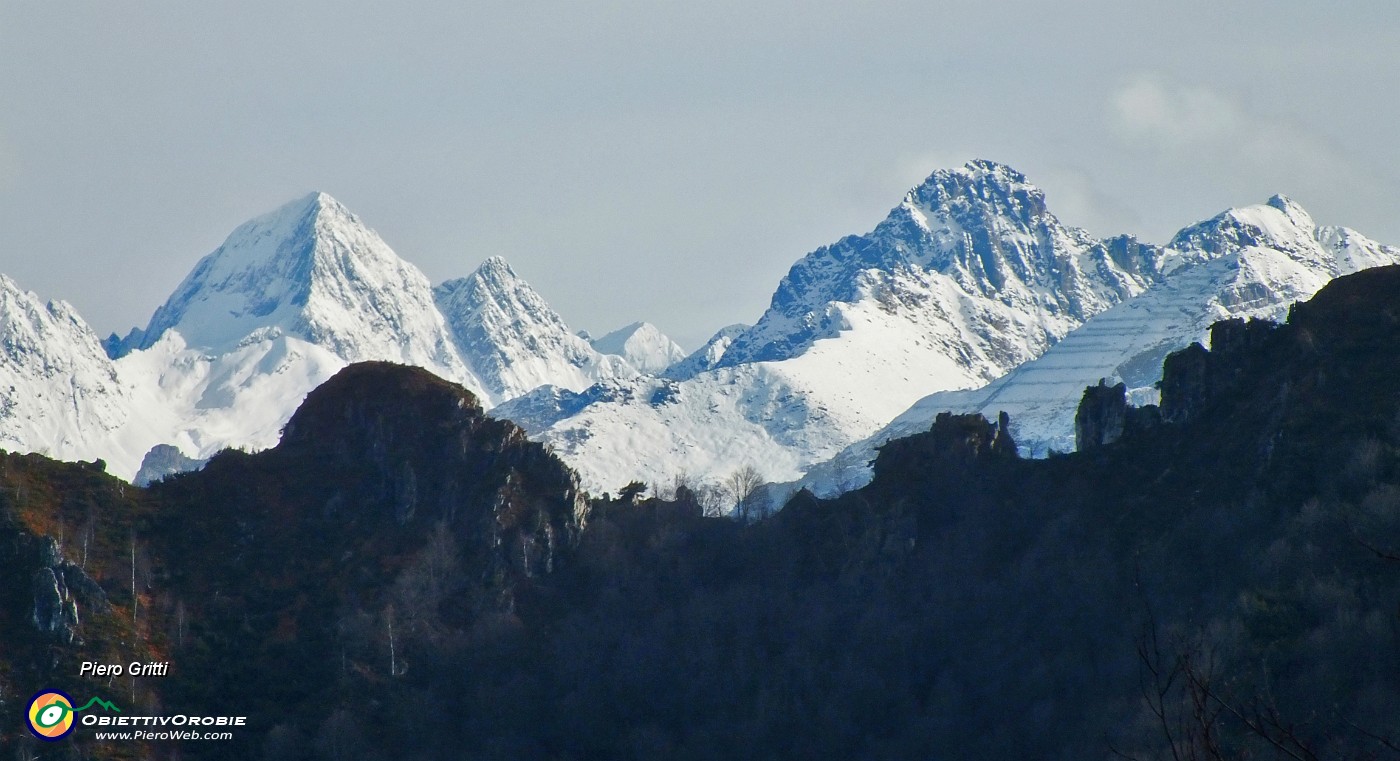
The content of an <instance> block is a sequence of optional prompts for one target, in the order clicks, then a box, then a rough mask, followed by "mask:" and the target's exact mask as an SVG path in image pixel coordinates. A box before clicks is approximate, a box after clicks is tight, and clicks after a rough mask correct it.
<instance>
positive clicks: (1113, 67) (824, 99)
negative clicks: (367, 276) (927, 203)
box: [0, 0, 1400, 349]
mask: <svg viewBox="0 0 1400 761" xmlns="http://www.w3.org/2000/svg"><path fill="white" fill-rule="evenodd" d="M1397 50H1400V6H1397V5H1396V3H1394V2H1393V0H1379V1H1378V2H1366V3H1363V2H1336V3H1317V2H1290V1H1285V0H1269V1H1267V2H1264V1H1261V2H1228V1H1225V2H1222V0H1210V1H1209V2H1172V3H1153V4H1150V5H1149V4H1145V3H1125V2H1122V0H1112V1H1111V2H1110V1H1105V2H1061V3H1044V2H1030V1H1029V0H1022V1H1018V2H985V3H971V2H958V3H937V2H930V1H929V0H919V1H918V2H889V1H883V0H880V1H876V2H871V1H869V0H865V1H863V2H850V1H849V0H842V1H841V2H834V1H833V2H828V1H826V0H822V1H821V2H811V1H808V2H800V3H798V2H791V3H788V2H781V3H780V2H765V1H763V0H738V1H734V2H730V1H729V0H718V1H716V0H709V1H708V2H688V3H669V2H662V1H661V0H644V1H641V2H611V3H600V2H595V3H582V2H569V3H566V2H550V1H548V0H530V1H529V2H518V1H515V2H466V3H464V2H460V1H443V0H422V1H420V2H399V3H385V2H353V1H344V0H342V1H341V2H320V1H319V0H318V1H317V2H301V1H294V2H287V0H280V1H279V2H265V1H264V0H239V2H215V1H213V0H201V2H189V0H159V1H157V0H93V1H88V2H84V1H82V0H71V1H70V0H64V2H53V0H0V272H4V273H6V274H8V275H10V276H11V277H13V278H15V279H16V280H18V281H19V282H20V283H21V284H22V285H24V286H25V287H27V288H30V289H33V290H36V291H38V292H39V293H40V294H41V295H42V296H44V297H45V298H62V299H66V300H68V301H70V302H72V303H73V304H75V305H76V306H77V308H78V310H79V311H80V312H81V313H82V314H83V315H84V316H85V317H86V318H87V319H88V321H89V322H91V323H92V324H93V326H94V328H96V329H97V330H98V331H99V332H101V333H103V334H104V335H105V334H106V333H107V332H109V331H112V330H117V331H120V332H125V330H126V329H128V328H130V327H131V326H133V325H138V324H139V325H144V324H145V323H146V321H147V319H148V318H149V317H150V314H151V312H152V311H153V310H154V309H155V307H156V306H157V305H159V304H160V303H161V302H162V301H163V300H164V299H165V297H166V296H167V295H168V294H169V293H170V291H171V290H173V289H174V287H175V286H176V284H178V282H179V281H180V280H181V279H182V278H183V277H184V276H185V274H186V273H187V272H188V271H189V270H190V268H191V267H192V266H193V265H194V263H195V261H196V260H197V259H198V258H199V257H200V256H203V255H204V254H206V253H208V252H209V251H211V250H213V249H214V248H215V247H217V246H218V244H219V243H220V242H221V241H222V240H223V238H224V237H225V236H226V235H227V234H228V233H229V232H230V231H231V230H232V229H233V228H234V227H235V226H237V225H238V224H239V223H241V222H242V221H244V220H246V219H248V218H249V217H252V216H254V215H256V214H259V213H262V212H264V211H268V210H270V209H272V208H274V207H276V206H278V205H280V204H282V203H284V202H286V201H288V200H291V199H293V198H296V197H298V196H301V195H304V194H305V193H307V192H308V191H310V190H313V189H318V190H324V191H326V192H328V193H330V194H331V195H333V196H335V197H336V198H338V199H340V201H341V202H343V203H344V204H346V205H347V206H348V207H350V209H352V210H353V211H355V212H356V213H357V214H359V215H360V216H361V217H362V218H363V219H364V220H365V221H366V222H367V223H368V224H369V225H370V226H371V227H373V228H375V229H376V230H378V231H379V233H380V234H381V235H382V236H383V237H384V238H385V240H387V241H388V242H389V244H390V245H391V246H393V247H394V249H395V250H396V251H398V253H399V254H400V255H401V256H403V257H404V258H406V259H408V260H409V261H411V262H413V263H415V264H417V265H418V266H419V267H420V268H421V269H422V270H423V271H424V272H426V273H427V274H428V276H429V277H430V278H432V279H433V280H434V282H438V281H441V280H444V279H447V278H450V277H456V276H460V275H465V274H467V273H469V272H471V270H472V269H474V268H475V267H476V266H477V264H479V263H480V262H481V261H482V260H483V259H485V258H486V257H488V256H491V255H502V256H504V257H506V259H508V260H509V261H510V262H511V263H512V265H513V266H514V267H515V269H516V271H517V272H519V273H520V274H521V275H522V276H523V277H525V278H526V279H527V280H528V281H530V282H531V283H532V284H533V285H534V286H535V287H536V288H537V289H538V290H539V291H540V292H541V293H543V294H544V296H545V298H546V299H548V300H549V301H550V302H551V303H552V304H553V305H554V307H555V308H556V309H558V310H559V312H560V313H561V314H562V315H563V316H564V318H565V320H566V321H568V322H569V323H570V325H572V326H573V327H575V328H576V329H577V328H586V329H588V330H590V331H592V332H593V333H595V334H598V333H602V332H605V331H607V330H610V329H612V328H615V327H617V326H620V325H622V324H625V323H627V322H630V321H633V320H638V319H645V320H649V321H651V322H654V323H656V324H657V325H659V326H660V327H661V328H662V329H663V330H665V331H667V332H668V333H670V334H671V335H672V336H673V337H674V338H676V339H677V340H678V341H680V342H681V343H682V344H683V345H684V346H685V347H686V348H687V349H689V348H693V347H695V346H696V345H697V344H698V343H699V342H701V341H702V340H704V338H706V337H707V336H708V335H709V334H710V333H711V332H712V331H713V330H715V329H716V328H718V327H720V326H722V325H725V324H728V323H731V322H738V321H743V322H752V321H753V320H755V319H756V318H757V317H758V315H759V314H760V313H761V312H762V310H763V309H764V307H766V305H767V302H768V298H769V296H770V295H771V293H772V291H773V288H774V287H775V286H776V284H777V282H778V280H779V278H780V277H781V276H782V275H783V273H784V272H786V270H787V268H788V267H789V266H790V265H791V264H792V262H793V261H794V260H796V259H797V258H798V257H800V256H801V255H803V254H805V253H806V252H808V251H810V250H812V249H813V248H816V247H818V246H820V245H823V244H825V243H830V242H832V241H834V240H836V239H837V238H839V237H840V236H842V235H845V234H848V233H859V232H865V231H867V230H869V229H870V228H871V227H873V226H874V225H875V224H876V223H877V222H878V221H879V220H880V219H882V218H883V217H884V215H885V214H886V213H887V211H888V210H889V209H890V208H891V207H892V206H894V205H895V204H897V203H898V201H899V200H900V198H901V196H902V195H903V193H904V191H905V190H906V189H907V188H908V187H910V186H912V185H914V184H917V183H918V182H919V181H920V180H921V179H922V178H923V177H925V176H926V175H927V174H928V173H929V172H931V171H932V170H934V169H937V168H940V167H947V166H952V165H958V164H961V163H962V162H963V161H965V160H967V159H968V158H972V157H985V158H990V159H996V160H999V161H1004V162H1007V163H1009V164H1011V165H1012V166H1015V167H1016V168H1018V169H1020V170H1021V171H1023V172H1025V173H1026V174H1027V175H1029V177H1030V178H1031V180H1032V181H1034V182H1036V183H1037V184H1039V185H1040V186H1041V187H1043V188H1044V189H1045V191H1046V194H1047V197H1048V199H1049V202H1050V206H1051V209H1052V210H1054V211H1055V212H1056V213H1058V214H1059V216H1060V217H1061V218H1062V219H1063V220H1065V221H1066V222H1068V223H1071V224H1078V225H1081V226H1084V227H1087V228H1088V229H1089V230H1091V231H1092V232H1095V233H1099V234H1110V233H1117V232H1132V233H1136V234H1139V235H1140V236H1144V237H1146V238H1147V239H1149V240H1152V241H1155V242H1165V240H1166V239H1167V237H1168V236H1169V235H1170V234H1171V233H1172V232H1173V231H1175V230H1176V229H1178V228H1180V227H1182V226H1185V225H1186V224H1188V223H1191V222H1193V221H1196V220H1198V219H1202V218H1205V217H1209V216H1212V215H1214V214H1215V213H1217V212H1219V211H1221V210H1223V209H1224V208H1226V207H1228V206H1232V205H1243V204H1248V203H1257V202H1260V201H1262V200H1264V199H1265V198H1267V197H1268V196H1269V195H1271V194H1273V193H1276V192H1282V193H1285V194H1287V195H1289V196H1291V197H1293V198H1294V199H1295V200H1297V201H1299V202H1300V203H1302V204H1303V205H1304V206H1305V207H1306V208H1307V209H1309V210H1310V211H1311V212H1312V213H1313V215H1314V217H1316V218H1317V219H1319V220H1320V221H1322V222H1325V223H1331V224H1344V225H1347V226H1350V227H1354V228H1356V229H1358V230H1360V231H1362V232H1363V233H1365V234H1367V235H1369V236H1371V237H1373V238H1377V239H1380V240H1382V241H1385V242H1390V243H1400V204H1397V199H1398V198H1400V141H1397V137H1396V135H1397V126H1400V97H1397V94H1400V58H1397V53H1396V51H1397Z"/></svg>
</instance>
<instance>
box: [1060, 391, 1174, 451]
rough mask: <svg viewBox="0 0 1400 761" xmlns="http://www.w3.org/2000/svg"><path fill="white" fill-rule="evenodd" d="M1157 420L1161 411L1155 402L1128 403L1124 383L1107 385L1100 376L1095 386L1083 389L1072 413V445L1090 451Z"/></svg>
mask: <svg viewBox="0 0 1400 761" xmlns="http://www.w3.org/2000/svg"><path fill="white" fill-rule="evenodd" d="M1159 422H1161V414H1160V413H1159V411H1158V408H1157V406H1156V405H1147V406H1145V407H1132V406H1129V405H1128V387H1127V385H1126V384H1123V383H1118V384H1116V385H1113V386H1110V385H1108V383H1107V381H1105V380H1103V379H1100V380H1099V385H1097V386H1089V387H1087V388H1085V389H1084V398H1083V399H1081V400H1080V401H1079V409H1078V410H1076V411H1075V413H1074V440H1075V448H1076V449H1077V450H1078V451H1080V452H1092V451H1094V450H1096V449H1101V448H1103V447H1105V446H1108V445H1109V444H1112V443H1113V442H1115V441H1118V440H1119V439H1121V438H1123V437H1125V436H1130V435H1133V434H1136V433H1138V432H1140V431H1144V430H1147V429H1149V428H1152V427H1154V426H1156V425H1157V423H1159Z"/></svg>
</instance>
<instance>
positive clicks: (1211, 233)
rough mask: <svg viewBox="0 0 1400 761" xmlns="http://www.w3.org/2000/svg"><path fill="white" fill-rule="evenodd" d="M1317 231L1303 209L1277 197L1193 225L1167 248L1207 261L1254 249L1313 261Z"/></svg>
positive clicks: (1173, 239) (1228, 211) (1175, 238)
mask: <svg viewBox="0 0 1400 761" xmlns="http://www.w3.org/2000/svg"><path fill="white" fill-rule="evenodd" d="M1317 231H1318V226H1317V223H1316V222H1314V221H1313V218H1312V215H1310V214H1308V212H1307V211H1306V210H1304V209H1303V207H1302V206H1299V205H1298V204H1297V203H1295V202H1293V201H1292V200H1290V199H1289V198H1287V197H1285V196H1282V195H1276V196H1273V197H1272V198H1270V199H1269V200H1268V201H1266V202H1264V203H1262V204H1254V205H1252V206H1241V207H1238V208H1234V209H1229V210H1227V211H1224V212H1221V213H1220V214H1217V215H1216V216H1214V217H1212V218H1210V219H1208V220H1205V221H1203V222H1199V223H1197V224H1194V225H1191V226H1190V227H1187V228H1185V229H1183V230H1181V231H1180V232H1178V233H1177V234H1176V236H1175V237H1173V238H1172V241H1171V243H1169V244H1168V247H1169V248H1172V249H1175V250H1176V251H1181V252H1188V253H1189V252H1202V253H1204V254H1206V258H1216V257H1220V256H1226V255H1228V254H1231V253H1236V252H1240V251H1244V250H1246V249H1252V248H1253V249H1272V250H1275V251H1282V252H1284V253H1286V254H1289V255H1291V256H1302V257H1308V258H1312V256H1313V254H1314V253H1315V252H1316V249H1317V241H1316V238H1317Z"/></svg>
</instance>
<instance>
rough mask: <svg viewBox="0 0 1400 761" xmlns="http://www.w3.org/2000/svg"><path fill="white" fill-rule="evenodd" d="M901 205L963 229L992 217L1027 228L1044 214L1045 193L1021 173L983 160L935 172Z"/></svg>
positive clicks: (907, 196) (906, 196) (910, 193)
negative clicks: (949, 218) (943, 216)
mask: <svg viewBox="0 0 1400 761" xmlns="http://www.w3.org/2000/svg"><path fill="white" fill-rule="evenodd" d="M904 205H908V206H910V207H912V208H915V209H924V210H929V211H933V212H934V213H935V214H938V213H939V212H942V213H947V214H950V215H951V216H953V217H954V218H956V219H957V220H958V221H959V222H960V223H962V224H963V225H964V226H965V227H974V226H977V225H980V224H984V223H985V222H986V221H987V220H989V219H991V218H994V217H1002V218H1005V219H1007V220H1010V221H1012V222H1013V223H1015V224H1019V225H1022V226H1031V225H1034V224H1036V223H1037V220H1038V219H1039V218H1040V217H1042V216H1044V215H1045V214H1047V213H1048V212H1047V210H1046V207H1045V193H1044V192H1043V191H1042V190H1041V189H1040V188H1039V187H1036V186H1035V185H1033V184H1031V182H1030V181H1029V180H1027V179H1026V176H1025V175H1024V174H1021V173H1020V172H1018V171H1016V170H1015V169H1012V168H1011V167H1009V166H1006V165H1005V164H999V163H997V162H995V161H987V160H985V159H976V160H973V161H969V162H968V163H967V164H966V165H964V166H962V167H959V168H956V169H939V170H938V171H935V172H934V173H933V174H930V175H929V176H928V178H927V179H925V180H924V181H923V182H922V183H920V184H919V185H918V186H917V187H915V188H913V189H912V190H910V191H909V192H908V193H907V194H906V195H905V197H904Z"/></svg>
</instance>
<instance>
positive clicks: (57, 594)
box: [33, 568, 78, 644]
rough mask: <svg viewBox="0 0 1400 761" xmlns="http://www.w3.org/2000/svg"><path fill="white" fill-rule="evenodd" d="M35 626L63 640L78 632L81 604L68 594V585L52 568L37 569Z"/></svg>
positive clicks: (35, 579)
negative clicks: (79, 605) (77, 603)
mask: <svg viewBox="0 0 1400 761" xmlns="http://www.w3.org/2000/svg"><path fill="white" fill-rule="evenodd" d="M33 621H34V628H36V629H38V630H39V631H41V632H47V633H49V634H52V635H54V636H55V637H56V638H57V639H59V640H60V641H62V642H63V643H64V644H68V643H71V642H72V641H73V639H74V637H76V636H77V633H78V606H77V605H76V604H75V603H74V602H73V598H72V597H71V596H70V595H69V594H68V585H66V584H64V583H63V580H62V578H61V577H60V576H59V575H57V574H55V573H54V572H53V569H52V568H40V569H39V570H37V571H35V572H34V617H33Z"/></svg>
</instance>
